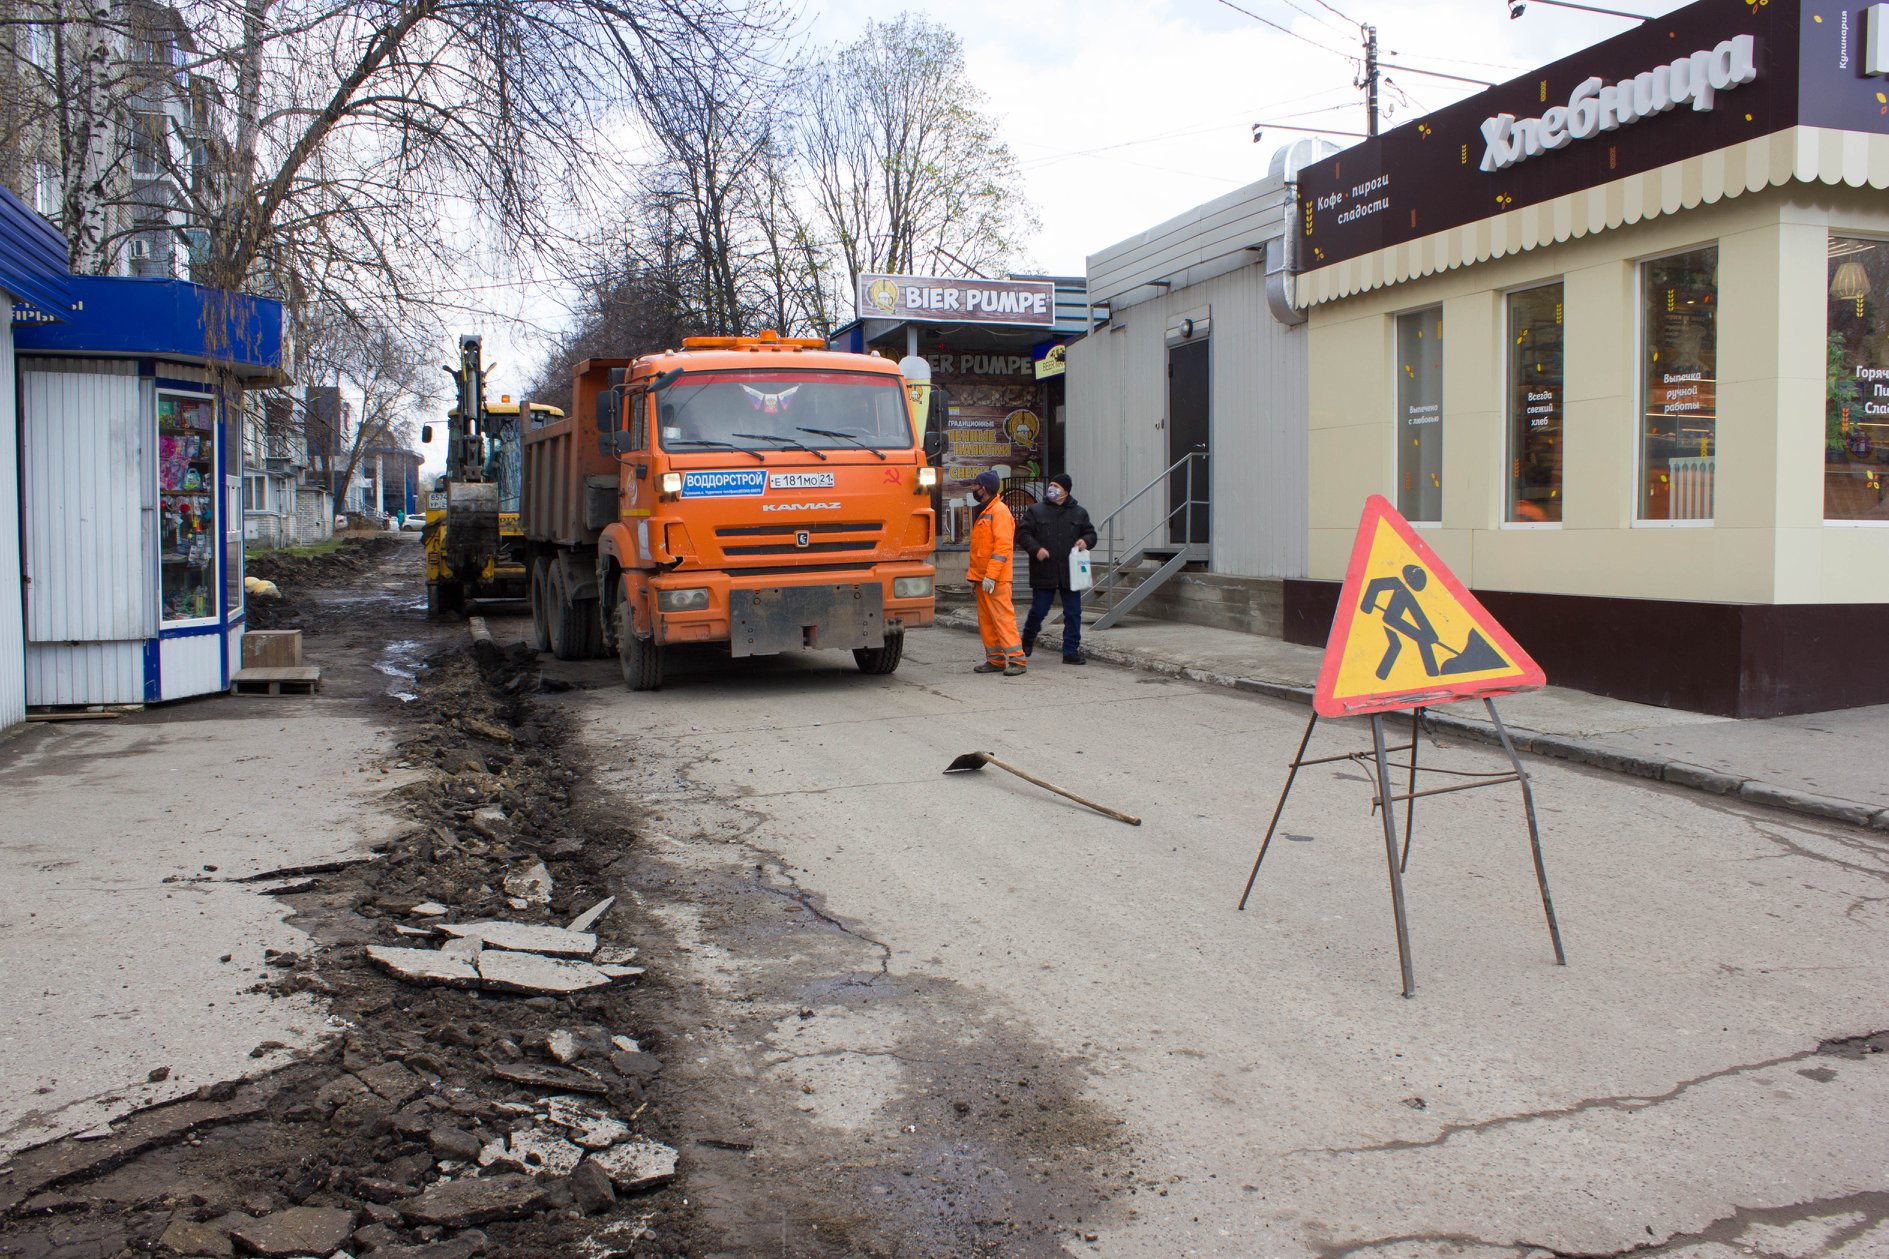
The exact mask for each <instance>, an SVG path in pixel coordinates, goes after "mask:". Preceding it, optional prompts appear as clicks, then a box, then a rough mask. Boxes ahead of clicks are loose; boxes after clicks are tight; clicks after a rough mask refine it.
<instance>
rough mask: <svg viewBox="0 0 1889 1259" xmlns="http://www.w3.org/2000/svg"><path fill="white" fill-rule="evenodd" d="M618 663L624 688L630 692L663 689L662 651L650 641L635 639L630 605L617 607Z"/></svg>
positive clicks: (622, 604) (654, 642)
mask: <svg viewBox="0 0 1889 1259" xmlns="http://www.w3.org/2000/svg"><path fill="white" fill-rule="evenodd" d="M616 622H617V625H616V629H617V659H618V660H620V661H622V663H623V684H624V685H625V686H627V687H629V688H630V689H631V690H632V691H660V690H661V689H662V648H661V647H659V646H657V645H656V641H655V640H654V639H650V638H638V637H637V636H636V631H635V630H633V629H631V628H630V605H629V604H628V603H627V602H624V603H619V604H617V608H616Z"/></svg>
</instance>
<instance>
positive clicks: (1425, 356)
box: [1397, 306, 1443, 521]
mask: <svg viewBox="0 0 1889 1259" xmlns="http://www.w3.org/2000/svg"><path fill="white" fill-rule="evenodd" d="M1397 510H1398V511H1399V512H1401V513H1402V514H1403V517H1404V519H1405V520H1418V521H1440V520H1442V519H1443V308H1442V307H1441V306H1433V307H1431V308H1430V309H1429V310H1419V311H1413V312H1412V313H1410V314H1408V315H1399V316H1397Z"/></svg>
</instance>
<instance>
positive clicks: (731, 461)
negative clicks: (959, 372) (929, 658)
mask: <svg viewBox="0 0 1889 1259" xmlns="http://www.w3.org/2000/svg"><path fill="white" fill-rule="evenodd" d="M928 377H929V372H928V369H927V368H926V364H925V362H924V360H922V359H916V358H914V359H911V360H908V361H907V364H906V365H901V364H895V363H893V362H892V361H891V360H889V359H885V358H882V357H880V356H878V355H875V354H851V353H844V352H839V351H833V350H828V349H826V348H825V345H824V343H822V342H820V341H813V340H796V339H790V338H783V337H778V336H776V335H775V334H774V333H772V332H764V333H762V334H760V335H759V336H758V337H691V338H688V339H686V340H685V341H684V342H683V345H682V348H681V349H680V350H671V351H666V352H664V353H661V354H651V355H648V356H645V357H643V358H639V359H636V360H634V361H631V360H628V359H591V360H587V361H586V362H584V363H580V364H579V365H578V367H577V369H576V373H575V380H574V389H573V394H572V396H573V399H574V402H573V407H574V410H573V415H572V417H571V418H570V419H567V420H563V421H558V422H553V423H547V424H544V425H540V426H534V427H531V428H528V429H527V431H526V434H525V511H524V515H525V534H526V537H527V539H528V541H529V543H530V546H531V549H532V570H531V601H532V620H533V624H534V627H535V632H536V634H537V636H538V639H539V642H540V645H541V646H543V647H548V648H550V649H551V650H552V651H554V652H555V653H556V654H557V655H559V656H560V657H566V658H569V657H573V656H585V655H600V654H609V655H615V656H617V657H618V658H619V659H620V660H621V662H622V666H623V675H624V680H625V682H626V683H627V684H628V685H629V686H630V687H631V688H632V689H634V690H651V689H654V688H656V687H657V686H660V685H661V683H662V678H663V667H664V666H663V662H664V658H665V654H666V653H667V651H668V650H669V649H670V648H671V647H673V646H677V645H682V644H702V645H715V646H720V647H722V648H724V649H725V650H726V651H727V652H728V653H729V654H730V655H732V656H736V657H740V656H757V655H771V654H774V653H777V652H783V651H794V650H802V649H808V648H825V649H836V648H837V649H840V650H848V651H851V652H852V654H853V657H854V659H855V661H856V662H857V664H858V666H859V668H860V669H861V670H863V671H864V672H867V673H879V674H883V673H890V672H892V671H893V670H894V669H896V668H897V667H898V665H899V660H900V657H901V655H902V654H903V650H904V642H905V631H906V630H907V629H909V628H913V627H916V626H922V625H929V624H931V622H932V616H933V608H934V603H933V580H934V577H935V572H934V569H933V567H932V562H931V560H932V552H933V549H934V547H935V544H936V528H935V520H934V516H933V513H932V498H931V492H932V487H933V486H935V485H936V484H937V469H936V468H935V467H933V466H932V465H931V463H930V461H929V457H928V455H929V454H935V453H936V452H937V450H938V449H940V448H941V446H942V432H941V431H936V429H941V427H942V426H941V425H938V426H936V429H934V430H931V431H928V428H927V423H926V416H927V407H926V403H927V400H928V398H929V393H930V386H929V379H928Z"/></svg>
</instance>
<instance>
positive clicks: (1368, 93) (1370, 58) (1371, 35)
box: [1358, 26, 1377, 136]
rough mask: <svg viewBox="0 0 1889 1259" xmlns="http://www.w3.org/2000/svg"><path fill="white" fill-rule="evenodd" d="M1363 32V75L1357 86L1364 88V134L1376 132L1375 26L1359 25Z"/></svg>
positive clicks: (1371, 134) (1374, 133)
mask: <svg viewBox="0 0 1889 1259" xmlns="http://www.w3.org/2000/svg"><path fill="white" fill-rule="evenodd" d="M1359 29H1361V30H1362V31H1363V32H1364V77H1363V78H1362V79H1360V80H1359V82H1358V86H1359V87H1361V88H1363V89H1364V109H1365V129H1364V132H1365V134H1366V135H1370V136H1374V135H1376V134H1377V27H1375V26H1365V27H1360V28H1359Z"/></svg>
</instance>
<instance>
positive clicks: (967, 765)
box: [944, 752, 990, 774]
mask: <svg viewBox="0 0 1889 1259" xmlns="http://www.w3.org/2000/svg"><path fill="white" fill-rule="evenodd" d="M989 763H990V753H989V752H966V753H965V754H964V755H963V756H960V757H959V758H958V759H957V760H955V761H952V762H951V763H950V764H949V765H947V766H945V769H944V772H945V773H947V774H966V773H969V772H971V771H972V770H977V769H982V768H984V766H985V765H987V764H989Z"/></svg>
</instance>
